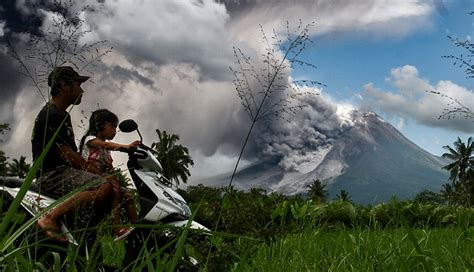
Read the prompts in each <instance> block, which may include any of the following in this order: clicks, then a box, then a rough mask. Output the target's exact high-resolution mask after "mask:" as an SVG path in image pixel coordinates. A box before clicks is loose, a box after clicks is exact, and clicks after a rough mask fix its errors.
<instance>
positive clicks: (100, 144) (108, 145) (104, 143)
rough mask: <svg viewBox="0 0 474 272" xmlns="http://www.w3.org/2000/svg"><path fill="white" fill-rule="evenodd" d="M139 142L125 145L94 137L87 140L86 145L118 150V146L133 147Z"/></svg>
mask: <svg viewBox="0 0 474 272" xmlns="http://www.w3.org/2000/svg"><path fill="white" fill-rule="evenodd" d="M139 144H140V141H134V142H132V143H130V144H128V145H125V144H118V143H114V142H107V141H102V140H101V139H98V138H94V139H92V140H90V141H88V142H87V146H89V147H96V148H103V149H106V150H118V149H120V148H126V149H133V148H136V147H137V146H138V145H139Z"/></svg>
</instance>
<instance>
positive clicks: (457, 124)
mask: <svg viewBox="0 0 474 272" xmlns="http://www.w3.org/2000/svg"><path fill="white" fill-rule="evenodd" d="M387 81H388V82H389V83H391V84H392V85H393V86H395V87H396V92H389V91H385V90H382V89H379V88H377V87H375V86H374V84H373V83H368V84H366V85H365V86H364V100H363V102H362V106H363V107H365V108H375V109H378V110H382V111H384V112H386V113H388V114H392V115H395V116H399V117H402V118H413V119H414V120H416V121H417V122H418V123H420V124H424V125H428V126H431V127H441V128H446V129H455V130H458V131H462V132H473V131H474V124H473V121H474V120H472V118H468V119H465V118H463V117H459V116H458V118H454V119H452V118H451V119H448V118H444V119H439V117H440V116H441V115H442V114H443V110H444V109H446V108H450V107H452V106H455V105H452V104H451V105H450V102H452V101H451V100H449V99H447V98H446V97H443V96H441V95H436V94H433V93H432V92H439V93H441V94H443V95H446V96H449V97H452V98H453V99H456V100H457V101H460V102H461V103H462V104H463V105H464V106H466V107H468V108H470V109H471V110H472V109H474V93H473V91H472V90H468V89H466V88H464V87H462V86H459V85H457V84H455V83H453V82H451V81H448V80H441V81H439V82H437V83H436V84H435V85H431V84H430V83H429V82H428V81H427V80H425V79H422V78H420V77H419V75H418V70H417V69H416V67H414V66H410V65H405V66H403V67H398V68H394V69H392V71H391V75H390V77H389V78H388V80H387Z"/></svg>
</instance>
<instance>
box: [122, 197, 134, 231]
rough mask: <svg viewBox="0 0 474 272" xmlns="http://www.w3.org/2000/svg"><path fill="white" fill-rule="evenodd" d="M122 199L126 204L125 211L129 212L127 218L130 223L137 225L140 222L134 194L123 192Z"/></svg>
mask: <svg viewBox="0 0 474 272" xmlns="http://www.w3.org/2000/svg"><path fill="white" fill-rule="evenodd" d="M122 199H123V201H124V202H125V209H126V210H127V216H128V219H129V220H130V223H132V224H136V223H137V221H138V214H137V206H136V204H135V199H134V198H133V194H132V193H131V192H130V191H128V190H127V189H123V191H122Z"/></svg>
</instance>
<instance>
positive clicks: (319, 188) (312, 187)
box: [306, 179, 328, 204]
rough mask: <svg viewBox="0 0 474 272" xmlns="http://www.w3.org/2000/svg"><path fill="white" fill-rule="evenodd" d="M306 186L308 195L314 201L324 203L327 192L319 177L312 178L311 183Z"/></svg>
mask: <svg viewBox="0 0 474 272" xmlns="http://www.w3.org/2000/svg"><path fill="white" fill-rule="evenodd" d="M306 187H307V188H308V194H309V197H310V198H311V199H312V200H313V201H314V202H315V203H318V204H319V203H324V202H326V198H327V196H328V193H327V191H326V185H324V184H322V183H321V181H320V180H319V179H316V180H314V181H313V182H312V183H311V184H309V185H307V186H306Z"/></svg>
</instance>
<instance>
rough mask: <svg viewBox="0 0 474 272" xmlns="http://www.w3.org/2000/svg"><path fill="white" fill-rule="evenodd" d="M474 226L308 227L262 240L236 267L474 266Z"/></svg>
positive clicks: (454, 268)
mask: <svg viewBox="0 0 474 272" xmlns="http://www.w3.org/2000/svg"><path fill="white" fill-rule="evenodd" d="M473 238H474V228H470V229H465V228H454V229H451V228H450V229H432V230H420V229H418V230H415V229H411V228H400V229H392V230H387V229H385V230H382V229H375V230H370V229H354V230H338V231H327V230H324V229H316V230H314V229H309V230H306V231H304V232H302V233H298V234H294V235H289V236H287V237H283V238H281V239H277V240H276V241H274V242H272V243H269V244H261V245H260V246H259V248H258V249H257V250H256V252H255V253H254V254H253V255H252V256H251V257H250V258H249V259H245V260H241V261H240V262H238V263H237V264H236V265H234V268H233V271H472V270H473V269H474V258H473V256H474V241H473Z"/></svg>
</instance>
